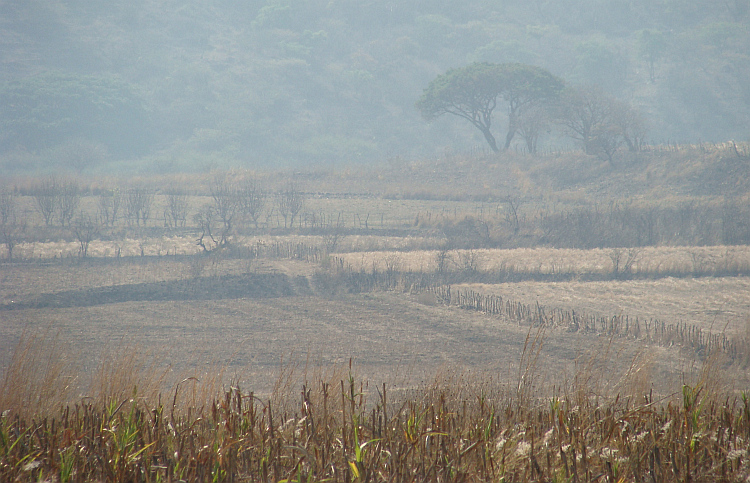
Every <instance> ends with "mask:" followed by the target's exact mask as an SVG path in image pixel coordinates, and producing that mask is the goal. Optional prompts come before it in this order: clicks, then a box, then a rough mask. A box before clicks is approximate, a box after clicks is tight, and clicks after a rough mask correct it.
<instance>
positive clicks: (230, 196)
mask: <svg viewBox="0 0 750 483" xmlns="http://www.w3.org/2000/svg"><path fill="white" fill-rule="evenodd" d="M210 190H211V198H213V201H214V203H213V209H214V214H215V215H216V217H217V218H218V219H219V220H221V223H222V225H223V229H222V230H221V240H220V242H219V243H220V245H226V244H228V243H229V236H230V234H231V232H232V225H233V223H234V217H235V215H236V214H237V208H238V201H239V198H240V196H239V193H238V189H237V187H236V186H235V185H234V183H232V182H231V181H230V180H229V179H228V175H226V174H217V175H216V176H214V179H213V180H212V181H211V185H210Z"/></svg>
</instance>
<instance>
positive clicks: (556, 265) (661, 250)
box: [336, 246, 750, 275]
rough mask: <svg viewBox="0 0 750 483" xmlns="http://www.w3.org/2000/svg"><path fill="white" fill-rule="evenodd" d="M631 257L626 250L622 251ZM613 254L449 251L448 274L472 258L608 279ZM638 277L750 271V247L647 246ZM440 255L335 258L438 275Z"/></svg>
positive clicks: (487, 264)
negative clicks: (732, 270)
mask: <svg viewBox="0 0 750 483" xmlns="http://www.w3.org/2000/svg"><path fill="white" fill-rule="evenodd" d="M622 250H623V252H624V255H623V256H624V258H627V252H628V249H622ZM612 252H613V249H610V248H598V249H592V250H580V249H568V248H515V249H476V250H450V251H449V252H448V263H449V265H448V267H447V268H448V269H449V270H463V269H465V268H466V266H465V264H466V260H467V258H469V257H471V258H472V259H473V260H474V261H475V263H476V266H475V269H476V270H480V271H487V272H492V271H498V270H511V271H515V272H521V273H530V274H536V273H538V274H556V273H569V274H586V273H595V274H610V273H612V259H611V254H612ZM636 252H637V259H636V262H635V263H634V264H633V269H632V271H633V272H634V273H646V274H648V273H654V274H657V275H658V274H660V273H664V274H669V273H675V272H676V273H692V272H693V271H696V272H699V273H704V272H708V273H710V272H712V271H722V270H724V269H725V268H728V269H729V270H731V269H732V267H740V268H747V267H750V247H748V246H731V247H725V246H710V247H644V248H640V249H636ZM437 255H438V251H436V250H423V251H418V250H412V251H408V252H393V251H377V252H361V253H342V254H337V255H336V257H337V258H339V259H341V260H343V261H344V263H345V264H348V265H349V266H351V268H352V269H353V270H355V271H360V270H365V271H368V270H372V269H373V268H375V269H376V270H379V271H385V270H386V269H387V268H388V267H389V266H391V267H393V268H395V269H396V270H399V271H412V272H434V271H435V270H437V267H438V264H437V260H438V257H437Z"/></svg>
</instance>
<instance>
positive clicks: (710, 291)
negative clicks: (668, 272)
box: [455, 277, 750, 336]
mask: <svg viewBox="0 0 750 483" xmlns="http://www.w3.org/2000/svg"><path fill="white" fill-rule="evenodd" d="M455 288H457V289H460V288H470V289H471V290H474V291H477V292H480V293H482V294H488V295H490V294H492V295H501V296H502V297H504V298H508V299H511V300H515V301H519V302H523V303H526V304H535V303H537V302H538V303H540V304H542V305H546V306H549V307H555V308H563V309H566V310H576V311H579V312H580V311H585V312H587V313H589V314H592V315H602V316H612V315H628V316H630V317H638V318H640V319H646V320H648V319H658V320H660V321H662V322H666V323H676V322H685V323H687V324H690V325H697V326H698V327H700V328H702V329H704V330H709V331H711V332H713V333H719V332H722V331H726V333H727V334H732V335H737V336H746V335H747V333H748V329H750V315H749V314H750V278H748V277H723V278H713V277H704V278H679V279H676V278H669V277H668V278H663V279H659V280H629V281H609V282H544V283H540V282H518V283H508V284H499V285H487V284H460V285H455Z"/></svg>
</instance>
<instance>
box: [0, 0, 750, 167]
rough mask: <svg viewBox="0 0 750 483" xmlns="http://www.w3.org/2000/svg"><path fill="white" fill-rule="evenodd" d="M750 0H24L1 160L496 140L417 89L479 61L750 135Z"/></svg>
mask: <svg viewBox="0 0 750 483" xmlns="http://www.w3.org/2000/svg"><path fill="white" fill-rule="evenodd" d="M749 4H750V2H748V0H731V1H728V2H721V3H718V4H717V3H715V2H711V1H708V0H696V1H691V2H687V1H680V0H660V1H656V2H653V1H646V0H632V1H626V0H576V1H573V2H565V5H563V4H562V3H560V2H552V1H543V0H538V1H534V2H525V1H520V0H506V1H503V2H496V1H488V0H483V1H480V0H477V1H471V2H461V1H458V0H441V1H411V0H410V1H404V0H393V1H389V2H379V1H371V0H330V1H329V0H326V1H322V0H304V1H302V0H269V1H259V0H256V1H246V2H230V1H227V0H195V1H192V2H187V3H186V2H176V1H163V2H156V1H153V0H131V1H127V2H125V1H121V0H113V1H110V2H106V3H101V2H95V1H91V0H76V1H68V2H63V1H62V0H45V1H42V0H24V1H20V0H10V1H4V2H2V3H0V9H1V12H2V13H1V14H0V46H1V47H2V48H1V49H0V65H1V66H2V67H1V68H0V76H2V78H1V79H0V81H2V83H1V84H0V126H2V131H0V167H2V169H3V170H4V171H6V172H10V171H23V170H29V169H35V170H48V169H54V168H57V167H60V166H62V167H66V168H72V169H76V170H78V171H87V170H89V171H90V170H94V172H97V171H98V172H103V171H105V170H107V171H108V170H110V169H118V170H138V171H140V170H153V171H168V170H173V169H177V170H199V169H206V168H210V167H225V166H231V165H240V166H245V167H251V168H252V167H266V166H270V165H279V164H282V165H303V164H305V165H306V164H311V163H316V164H323V165H325V166H331V165H334V166H337V165H341V164H350V163H364V162H372V161H377V160H381V161H382V160H384V159H387V158H393V157H404V158H417V157H425V156H432V155H434V154H436V153H443V152H445V150H446V149H450V150H454V151H456V150H457V151H462V150H467V149H471V148H473V147H475V146H480V147H481V146H483V140H482V139H481V135H480V134H479V133H478V132H475V130H474V129H473V128H471V126H470V125H468V124H467V123H462V122H460V121H459V120H457V119H447V118H445V119H443V118H441V119H439V120H437V121H435V122H433V123H431V124H428V123H426V122H424V121H423V120H422V119H421V118H420V116H419V113H418V112H417V110H416V109H415V108H414V102H415V101H416V99H417V98H418V97H419V96H420V94H421V93H422V90H423V89H424V88H425V87H426V85H427V84H428V83H429V82H430V81H431V80H432V79H433V78H434V77H435V76H436V75H438V74H440V73H443V72H445V70H446V69H448V68H450V67H458V66H462V65H465V64H468V63H470V62H473V61H487V62H496V63H501V62H522V63H527V64H534V65H538V66H541V67H544V68H546V69H548V70H549V71H551V72H552V73H554V74H556V75H558V76H560V77H562V78H563V79H565V80H566V82H568V83H571V84H598V85H600V86H602V87H603V88H604V89H605V90H606V91H607V92H609V93H611V94H613V95H615V96H617V97H619V98H620V99H622V100H624V101H626V102H628V103H630V104H631V105H632V106H634V107H636V108H638V109H639V110H640V111H641V112H642V113H643V114H644V116H645V118H646V120H647V123H648V125H649V129H650V130H649V135H648V139H649V140H651V141H653V142H656V143H661V142H665V141H668V140H671V141H677V142H698V141H724V140H727V139H737V140H746V139H747V137H748V135H749V134H750V131H749V130H748V126H750V83H748V82H747V79H748V78H749V77H750V14H749V13H748V5H749ZM497 124H498V126H496V129H498V130H502V125H501V120H498V121H497ZM569 145H571V141H570V140H569V139H567V138H565V137H563V136H561V135H560V134H559V133H557V132H556V131H555V130H554V129H553V130H552V132H551V133H550V134H549V135H547V136H546V138H545V139H542V146H543V147H542V149H549V148H559V147H566V146H569ZM518 149H519V150H520V149H522V147H521V146H520V145H519V146H518Z"/></svg>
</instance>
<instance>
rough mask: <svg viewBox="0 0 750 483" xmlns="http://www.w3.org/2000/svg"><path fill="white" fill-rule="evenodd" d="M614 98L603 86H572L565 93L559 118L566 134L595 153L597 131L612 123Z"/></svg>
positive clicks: (589, 151) (585, 148) (587, 151)
mask: <svg viewBox="0 0 750 483" xmlns="http://www.w3.org/2000/svg"><path fill="white" fill-rule="evenodd" d="M612 109H613V99H612V98H611V97H610V96H609V95H607V94H606V93H605V92H604V91H603V90H602V89H601V88H599V87H594V86H586V87H580V88H570V89H567V90H566V91H565V94H564V95H563V98H562V102H561V107H560V113H559V119H560V123H561V124H562V125H563V127H564V128H565V131H566V134H567V135H568V136H570V137H571V138H573V139H575V140H576V141H578V142H579V143H580V144H581V147H582V148H583V150H584V151H585V152H586V154H595V152H594V151H595V149H594V145H595V143H594V140H595V139H596V133H597V132H599V131H600V130H602V129H603V128H605V126H609V125H610V124H611V123H612Z"/></svg>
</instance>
